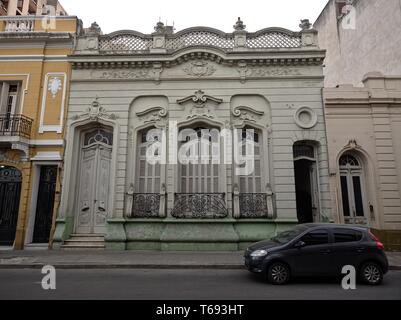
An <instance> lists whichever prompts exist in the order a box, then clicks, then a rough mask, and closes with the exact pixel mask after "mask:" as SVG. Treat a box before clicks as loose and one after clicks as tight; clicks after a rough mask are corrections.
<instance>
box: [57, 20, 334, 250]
mask: <svg viewBox="0 0 401 320" xmlns="http://www.w3.org/2000/svg"><path fill="white" fill-rule="evenodd" d="M234 28H235V31H234V32H233V33H229V34H226V33H223V32H221V31H219V30H215V29H211V28H205V27H200V28H190V29H186V30H183V31H180V32H177V33H174V31H173V28H171V27H166V26H164V25H163V24H162V23H158V24H157V26H156V27H155V32H154V33H153V34H142V33H139V32H135V31H119V32H115V33H112V34H108V35H102V34H101V31H100V28H99V27H98V26H97V25H96V24H93V25H92V27H91V28H90V29H88V30H87V31H86V33H85V34H84V35H82V36H81V37H79V39H78V43H77V48H76V51H75V54H74V55H73V56H72V57H71V62H72V66H73V73H72V81H71V92H70V104H69V115H68V123H67V132H68V134H67V135H68V137H67V151H66V155H65V156H66V163H65V174H64V180H63V193H62V199H61V207H60V210H59V216H58V220H57V230H56V236H55V247H59V246H61V245H64V246H67V247H68V246H69V247H71V246H79V247H85V246H94V245H95V244H97V245H98V246H99V247H102V246H103V245H104V244H103V236H104V235H105V238H104V239H105V244H106V247H107V248H112V249H161V250H185V249H195V250H238V249H239V248H243V247H244V246H246V245H248V244H249V243H251V242H254V241H258V240H261V239H265V238H267V237H269V236H272V235H274V234H275V233H276V232H277V231H278V230H280V229H284V228H289V227H290V226H292V225H294V224H297V223H298V222H299V221H301V222H307V221H310V222H312V221H329V220H330V219H331V201H330V190H329V166H328V154H327V139H326V128H325V123H324V111H323V98H322V89H323V67H322V63H323V60H324V57H325V52H324V51H323V50H321V49H320V48H319V47H318V44H317V32H316V31H315V30H313V29H311V28H310V23H309V22H308V21H303V22H302V24H301V28H302V30H301V31H300V32H291V31H288V30H285V29H278V28H267V29H263V30H260V31H258V32H255V33H248V32H247V31H245V26H244V25H243V23H242V21H240V20H238V22H237V23H236V25H235V26H234ZM153 129H160V130H161V134H160V135H159V136H158V137H157V138H155V134H153V135H152V136H153V140H152V139H151V140H149V139H148V138H149V131H150V130H153ZM188 129H190V130H193V131H188ZM185 130H187V131H185ZM202 130H214V131H213V132H217V133H218V135H217V136H218V137H220V138H217V140H215V138H214V136H213V137H209V136H207V137H206V140H205V139H203V140H202V139H201V140H200V141H202V143H203V142H206V145H207V148H210V149H208V150H210V151H211V152H210V153H207V156H206V158H200V156H199V154H198V153H197V150H199V149H196V148H200V147H199V146H201V145H202V144H197V145H196V147H195V149H191V150H192V151H188V152H187V155H191V156H192V157H193V158H192V162H191V163H190V164H185V163H181V162H180V161H178V162H176V160H175V159H176V158H177V157H178V150H182V149H180V148H181V147H182V146H183V145H184V146H185V143H186V142H188V141H190V142H191V141H192V142H194V141H195V142H196V141H197V142H199V140H198V139H199V137H203V138H205V135H204V134H203V133H202ZM246 130H254V131H253V133H249V131H248V134H245V132H246ZM183 132H184V133H187V132H192V135H189V137H188V135H187V137H184V139H181V138H182V137H181V135H182V133H183ZM229 136H231V137H238V140H237V141H236V140H235V139H234V138H232V140H229V139H228V138H227V137H229ZM252 139H253V141H254V143H255V144H254V145H253V147H252V150H251V151H253V152H254V156H253V158H252V161H251V163H252V167H253V170H251V172H250V173H249V174H248V173H246V174H245V173H243V172H242V173H241V172H238V169H239V168H241V166H237V165H236V162H235V161H233V159H234V156H233V151H236V150H237V149H238V148H237V147H238V146H239V145H241V143H242V142H244V141H248V140H252ZM209 141H212V142H213V143H214V144H213V145H212V147H210V146H209V145H208V142H209ZM149 145H157V146H159V147H160V148H161V149H160V150H161V151H160V152H159V153H157V154H158V155H160V156H165V160H166V161H165V163H164V162H163V163H162V164H152V163H149V162H148V161H147V157H146V150H147V149H148V147H149ZM174 145H176V146H177V148H178V149H177V150H175V149H174V148H173V146H174ZM216 146H217V147H220V151H221V150H224V152H220V153H218V155H219V156H218V158H217V159H216V158H213V157H212V155H215V154H216V153H215V152H214V151H215V150H214V149H213V148H215V147H216ZM163 151H165V152H163ZM227 154H228V156H227ZM194 158H195V159H194ZM197 160H199V161H197ZM297 204H298V205H297ZM77 234H78V235H77ZM88 239H89V240H90V239H92V240H96V241H89V240H88ZM74 240H75V241H74Z"/></svg>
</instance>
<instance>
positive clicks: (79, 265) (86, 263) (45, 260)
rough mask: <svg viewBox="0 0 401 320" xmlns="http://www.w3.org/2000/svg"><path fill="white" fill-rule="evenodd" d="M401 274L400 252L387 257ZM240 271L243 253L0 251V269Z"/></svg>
mask: <svg viewBox="0 0 401 320" xmlns="http://www.w3.org/2000/svg"><path fill="white" fill-rule="evenodd" d="M387 257H388V259H389V262H390V266H391V267H390V269H392V270H401V252H396V253H387ZM44 265H52V266H54V267H56V268H59V269H227V270H233V269H243V268H244V266H243V265H244V264H243V252H242V251H241V252H160V251H53V250H46V251H0V269H28V268H42V267H43V266H44Z"/></svg>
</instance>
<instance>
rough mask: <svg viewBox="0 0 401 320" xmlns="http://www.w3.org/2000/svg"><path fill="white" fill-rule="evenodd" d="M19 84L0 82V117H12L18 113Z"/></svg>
mask: <svg viewBox="0 0 401 320" xmlns="http://www.w3.org/2000/svg"><path fill="white" fill-rule="evenodd" d="M19 87H20V85H19V83H17V82H0V115H8V116H12V115H14V114H16V113H17V112H18V96H19Z"/></svg>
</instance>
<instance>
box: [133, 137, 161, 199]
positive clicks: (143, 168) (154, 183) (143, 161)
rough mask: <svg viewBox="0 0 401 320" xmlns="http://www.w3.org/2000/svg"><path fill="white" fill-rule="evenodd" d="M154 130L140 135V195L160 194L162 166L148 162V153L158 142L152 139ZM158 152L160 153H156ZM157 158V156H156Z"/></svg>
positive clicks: (138, 158)
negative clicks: (151, 132)
mask: <svg viewBox="0 0 401 320" xmlns="http://www.w3.org/2000/svg"><path fill="white" fill-rule="evenodd" d="M150 130H152V129H147V130H142V131H140V132H139V135H138V156H137V170H136V171H137V174H136V176H137V186H138V189H137V190H136V192H138V193H149V194H150V193H160V176H161V164H160V163H152V161H148V158H147V152H148V150H149V148H150V147H151V146H152V144H154V143H155V142H156V141H152V140H154V138H152V139H150V136H149V133H150ZM156 152H158V151H156ZM156 156H157V155H156Z"/></svg>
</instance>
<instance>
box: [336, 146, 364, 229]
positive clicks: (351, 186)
mask: <svg viewBox="0 0 401 320" xmlns="http://www.w3.org/2000/svg"><path fill="white" fill-rule="evenodd" d="M339 166H340V183H341V197H342V209H343V216H344V221H345V223H350V224H367V222H368V219H367V209H366V201H365V185H364V170H363V165H362V161H361V160H360V159H359V158H358V157H357V156H355V155H353V154H349V153H346V154H344V155H343V156H342V157H341V158H340V161H339Z"/></svg>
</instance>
